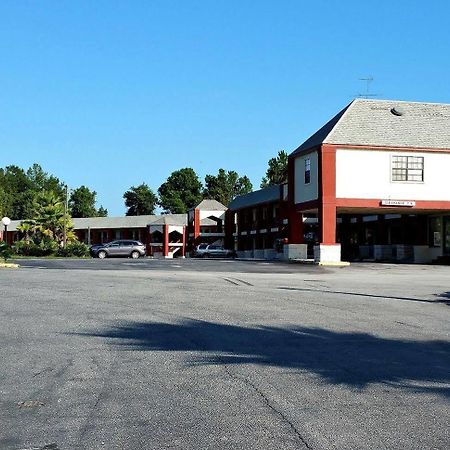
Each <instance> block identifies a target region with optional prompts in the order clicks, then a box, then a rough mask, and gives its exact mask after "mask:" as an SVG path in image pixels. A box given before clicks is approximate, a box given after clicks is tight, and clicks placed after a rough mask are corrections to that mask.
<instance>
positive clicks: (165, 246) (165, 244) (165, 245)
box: [163, 224, 169, 256]
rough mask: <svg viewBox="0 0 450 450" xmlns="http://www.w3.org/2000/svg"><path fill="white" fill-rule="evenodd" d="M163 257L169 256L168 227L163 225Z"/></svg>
mask: <svg viewBox="0 0 450 450" xmlns="http://www.w3.org/2000/svg"><path fill="white" fill-rule="evenodd" d="M163 236H164V241H163V256H169V225H167V224H164V225H163Z"/></svg>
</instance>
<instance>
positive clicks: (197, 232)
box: [194, 208, 200, 247]
mask: <svg viewBox="0 0 450 450" xmlns="http://www.w3.org/2000/svg"><path fill="white" fill-rule="evenodd" d="M199 236H200V210H199V209H197V208H195V209H194V247H195V246H196V245H197V244H198V238H199Z"/></svg>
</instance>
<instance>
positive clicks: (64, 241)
mask: <svg viewBox="0 0 450 450" xmlns="http://www.w3.org/2000/svg"><path fill="white" fill-rule="evenodd" d="M64 191H65V196H64V219H63V220H64V234H63V248H66V243H67V211H68V209H69V199H68V193H69V191H68V188H67V184H66V185H65V188H64Z"/></svg>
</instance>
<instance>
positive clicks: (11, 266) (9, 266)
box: [0, 263, 20, 269]
mask: <svg viewBox="0 0 450 450" xmlns="http://www.w3.org/2000/svg"><path fill="white" fill-rule="evenodd" d="M19 267H20V266H19V264H14V263H0V268H4V269H18V268H19Z"/></svg>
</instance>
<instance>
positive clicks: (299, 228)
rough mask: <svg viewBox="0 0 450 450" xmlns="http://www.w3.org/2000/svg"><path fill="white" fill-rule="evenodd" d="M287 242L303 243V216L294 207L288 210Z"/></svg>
mask: <svg viewBox="0 0 450 450" xmlns="http://www.w3.org/2000/svg"><path fill="white" fill-rule="evenodd" d="M288 220H289V244H303V243H304V240H305V239H304V236H305V232H304V226H303V216H302V214H301V213H299V212H297V211H296V210H295V209H293V208H291V209H290V210H289V217H288Z"/></svg>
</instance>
